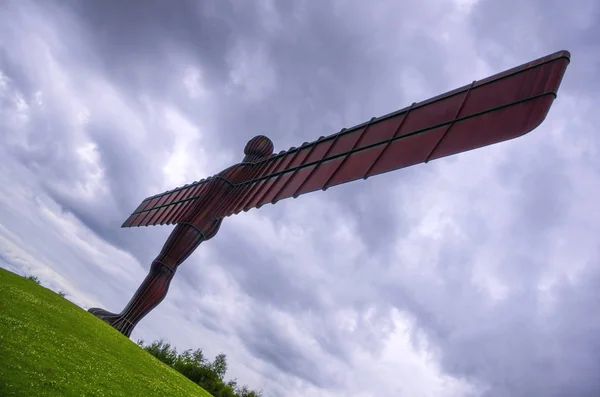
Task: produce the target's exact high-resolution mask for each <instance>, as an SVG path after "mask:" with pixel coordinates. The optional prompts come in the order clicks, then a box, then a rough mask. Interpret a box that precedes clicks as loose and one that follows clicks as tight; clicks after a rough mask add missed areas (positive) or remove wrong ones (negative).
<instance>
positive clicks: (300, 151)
mask: <svg viewBox="0 0 600 397" xmlns="http://www.w3.org/2000/svg"><path fill="white" fill-rule="evenodd" d="M569 60H570V54H569V53H568V52H567V51H560V52H557V53H554V54H551V55H548V56H546V57H543V58H540V59H538V60H535V61H533V62H529V63H527V64H524V65H521V66H519V67H516V68H514V69H510V70H507V71H505V72H502V73H500V74H497V75H495V76H491V77H488V78H486V79H483V80H480V81H473V82H472V83H471V84H469V85H466V86H464V87H461V88H458V89H455V90H453V91H450V92H448V93H446V94H442V95H439V96H436V97H434V98H431V99H428V100H426V101H423V102H419V103H413V104H412V105H410V106H409V107H406V108H404V109H401V110H398V111H396V112H394V113H390V114H388V115H386V116H382V117H376V118H372V119H371V120H370V121H368V122H366V123H363V124H360V125H357V126H355V127H352V128H344V129H342V130H341V131H340V132H338V133H337V134H333V135H329V136H327V137H320V138H319V139H317V140H316V141H313V142H310V143H308V142H305V143H303V144H302V145H301V146H300V147H297V148H296V147H292V148H291V149H289V150H287V151H282V152H280V153H278V154H274V153H273V143H272V142H271V140H270V139H269V138H267V137H265V136H256V137H254V138H252V139H251V140H250V141H249V142H248V143H247V144H246V147H245V149H244V154H245V157H244V159H243V160H242V162H241V163H239V164H236V165H233V166H231V167H229V168H227V169H226V170H224V171H222V172H220V173H219V174H217V175H214V176H212V177H209V178H207V179H203V180H201V181H198V182H194V183H191V184H189V185H185V186H183V187H179V188H177V189H174V190H170V191H167V192H164V193H161V194H157V195H156V196H152V197H148V198H147V199H145V200H144V201H142V203H141V204H140V205H139V207H138V208H137V209H136V210H135V211H134V212H133V213H132V214H131V216H130V217H129V218H128V219H127V220H126V221H125V223H124V224H123V226H122V227H132V226H150V225H165V224H167V225H172V224H176V226H175V229H174V230H173V232H172V233H171V235H170V236H169V238H168V240H167V242H166V243H165V245H164V247H163V248H162V250H161V251H160V253H159V254H158V256H157V257H156V259H155V260H154V262H152V265H151V266H150V272H149V274H148V275H147V276H146V278H145V279H144V281H143V282H142V284H141V286H140V287H139V288H138V290H137V291H136V292H135V294H134V295H133V297H132V298H131V300H130V301H129V303H128V304H127V306H126V307H125V308H124V309H123V310H122V311H121V312H120V313H111V312H108V311H106V310H104V309H100V308H92V309H90V310H89V311H90V312H91V313H93V314H94V315H96V316H97V317H99V318H100V319H102V320H104V321H105V322H107V323H109V324H110V325H112V326H113V327H114V328H116V329H117V330H119V331H120V332H121V333H123V334H124V335H126V336H130V335H131V332H132V330H133V329H134V327H135V326H136V324H137V323H138V322H139V321H140V320H141V319H142V318H143V317H144V316H145V315H147V314H148V313H149V312H150V311H151V310H152V309H153V308H155V307H156V306H157V305H158V304H159V303H160V302H161V301H162V300H163V299H164V298H165V296H166V294H167V291H168V289H169V284H170V282H171V280H172V278H173V276H174V274H175V272H176V271H177V268H178V267H179V265H181V263H183V261H184V260H185V259H186V258H187V257H188V256H190V255H191V254H192V252H194V250H195V249H196V248H198V246H199V245H200V244H201V243H202V242H204V241H207V240H210V239H211V238H213V237H214V236H215V234H217V231H218V230H219V227H220V226H221V222H222V221H223V218H225V217H227V216H230V215H232V214H237V213H239V212H240V211H248V210H249V209H251V208H260V207H261V206H262V205H264V204H267V203H271V204H275V203H276V202H278V201H280V200H283V199H287V198H289V197H294V198H296V197H298V196H300V195H303V194H306V193H310V192H314V191H316V190H327V189H328V188H330V187H332V186H336V185H340V184H342V183H347V182H351V181H355V180H358V179H366V178H369V177H371V176H374V175H378V174H382V173H384V172H388V171H393V170H397V169H400V168H404V167H408V166H411V165H415V164H418V163H427V162H428V161H430V160H434V159H439V158H441V157H445V156H450V155H453V154H456V153H461V152H465V151H468V150H472V149H477V148H480V147H482V146H487V145H491V144H493V143H497V142H501V141H505V140H508V139H512V138H516V137H518V136H521V135H524V134H526V133H528V132H529V131H531V130H533V129H534V128H536V127H537V126H538V125H540V124H541V123H542V121H543V120H544V118H545V117H546V114H547V113H548V110H549V109H550V106H551V105H552V102H553V100H554V98H556V93H557V91H558V87H559V85H560V83H561V80H562V77H563V74H564V73H565V70H566V68H567V65H568V64H569Z"/></svg>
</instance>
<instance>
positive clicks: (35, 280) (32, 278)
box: [25, 275, 40, 285]
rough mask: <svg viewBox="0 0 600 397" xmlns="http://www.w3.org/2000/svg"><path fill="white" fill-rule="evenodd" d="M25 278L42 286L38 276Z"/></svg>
mask: <svg viewBox="0 0 600 397" xmlns="http://www.w3.org/2000/svg"><path fill="white" fill-rule="evenodd" d="M25 278H26V279H27V280H31V281H33V282H34V283H36V284H38V285H40V279H39V278H37V277H36V276H31V275H30V276H27V277H25Z"/></svg>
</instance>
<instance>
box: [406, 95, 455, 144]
mask: <svg viewBox="0 0 600 397" xmlns="http://www.w3.org/2000/svg"><path fill="white" fill-rule="evenodd" d="M466 95H467V93H466V92H462V93H460V94H455V95H452V96H450V97H448V98H444V99H441V100H439V101H436V102H432V103H430V104H428V105H425V106H419V107H416V108H415V109H412V110H410V111H408V112H407V114H406V116H405V117H406V120H404V122H403V123H402V127H401V128H400V131H399V132H398V133H397V134H396V136H403V135H407V134H411V133H415V132H417V131H420V130H423V129H426V128H431V127H434V126H438V125H441V124H444V123H449V122H451V121H453V120H454V119H455V118H456V115H457V113H458V110H459V109H460V106H461V105H462V103H463V102H464V99H465V96H466Z"/></svg>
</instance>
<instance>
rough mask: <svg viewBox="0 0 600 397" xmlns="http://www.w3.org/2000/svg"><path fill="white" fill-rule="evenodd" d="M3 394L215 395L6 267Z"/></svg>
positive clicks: (1, 299) (0, 304)
mask: <svg viewBox="0 0 600 397" xmlns="http://www.w3.org/2000/svg"><path fill="white" fill-rule="evenodd" d="M0 396H3V397H4V396H26V397H31V396H40V397H41V396H61V397H67V396H124V397H131V396H161V397H162V396H202V397H209V396H210V394H209V393H208V392H206V391H205V390H204V389H202V388H200V387H199V386H198V385H196V384H194V383H193V382H191V381H190V380H188V379H187V378H185V377H184V376H183V375H181V374H179V373H178V372H177V371H175V370H174V369H172V368H170V367H169V366H167V365H165V364H163V363H161V362H160V361H158V360H157V359H156V358H154V357H153V356H151V355H150V354H149V353H147V352H146V351H144V350H143V349H141V348H140V347H139V346H137V345H136V344H135V343H133V342H132V341H131V340H130V339H128V338H126V337H125V336H123V335H121V334H120V333H119V332H117V331H116V330H114V329H113V328H111V327H110V326H109V325H107V324H105V323H104V322H102V321H100V320H99V319H97V318H96V317H94V316H93V315H91V314H89V313H88V312H86V311H84V310H83V309H81V308H80V307H78V306H76V305H74V304H73V303H71V302H69V301H68V300H66V299H64V298H62V297H60V296H59V295H58V294H56V293H54V292H53V291H51V290H49V289H46V288H44V287H41V286H39V285H37V284H36V283H35V282H34V281H31V280H27V279H25V278H23V277H20V276H18V275H16V274H14V273H11V272H8V271H6V270H4V269H0Z"/></svg>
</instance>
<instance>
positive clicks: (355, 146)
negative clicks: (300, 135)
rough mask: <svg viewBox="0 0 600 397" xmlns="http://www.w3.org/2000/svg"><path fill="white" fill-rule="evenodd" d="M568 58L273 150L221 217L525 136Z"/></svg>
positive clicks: (558, 56)
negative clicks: (274, 151)
mask: <svg viewBox="0 0 600 397" xmlns="http://www.w3.org/2000/svg"><path fill="white" fill-rule="evenodd" d="M569 60H570V54H569V53H568V52H567V51H560V52H557V53H554V54H551V55H548V56H546V57H543V58H540V59H538V60H535V61H533V62H529V63H527V64H524V65H521V66H519V67H516V68H513V69H510V70H507V71H505V72H503V73H500V74H497V75H494V76H491V77H488V78H486V79H484V80H480V81H474V82H473V83H472V84H470V85H466V86H464V87H461V88H458V89H455V90H453V91H450V92H447V93H445V94H442V95H439V96H437V97H434V98H431V99H428V100H426V101H423V102H419V103H413V104H412V105H411V106H410V107H407V108H404V109H401V110H399V111H397V112H394V113H391V114H388V115H386V116H382V117H379V118H373V119H371V121H369V122H367V123H363V124H360V125H357V126H355V127H352V128H350V129H347V130H342V131H341V132H339V133H337V134H334V135H330V136H328V137H321V138H320V139H318V140H316V141H314V142H311V143H305V144H303V145H302V146H301V147H299V148H291V149H290V150H288V151H286V152H282V153H279V154H278V155H274V156H272V157H271V158H269V159H267V160H264V161H262V162H260V163H257V164H254V165H252V169H251V170H249V174H250V175H251V177H250V179H249V180H248V181H247V182H243V183H239V184H237V185H236V186H235V187H234V188H233V189H232V191H231V194H229V196H228V199H226V200H224V202H223V203H222V205H220V206H219V208H217V210H218V211H217V212H216V213H214V216H216V217H225V216H230V215H232V214H237V213H239V212H240V211H242V210H243V211H248V210H249V209H251V208H254V207H256V208H259V207H260V206H262V205H264V204H266V203H275V202H277V201H279V200H282V199H285V198H289V197H298V196H299V195H302V194H306V193H309V192H313V191H316V190H321V189H322V190H326V189H327V188H329V187H331V186H335V185H339V184H342V183H347V182H351V181H354V180H357V179H361V178H363V179H366V178H368V177H370V176H373V175H378V174H381V173H384V172H388V171H393V170H397V169H400V168H404V167H408V166H411V165H415V164H418V163H423V162H425V163H426V162H428V161H430V160H434V159H438V158H441V157H445V156H450V155H452V154H456V153H461V152H465V151H468V150H472V149H476V148H480V147H483V146H487V145H491V144H494V143H497V142H502V141H505V140H508V139H512V138H516V137H519V136H521V135H524V134H526V133H528V132H530V131H531V130H533V129H534V128H536V127H537V126H538V125H540V124H541V123H542V121H543V120H544V118H545V117H546V114H547V113H548V110H549V109H550V106H551V104H552V102H553V100H554V98H555V97H556V93H557V90H558V87H559V85H560V83H561V80H562V77H563V74H564V72H565V70H566V67H567V65H568V63H569Z"/></svg>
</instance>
